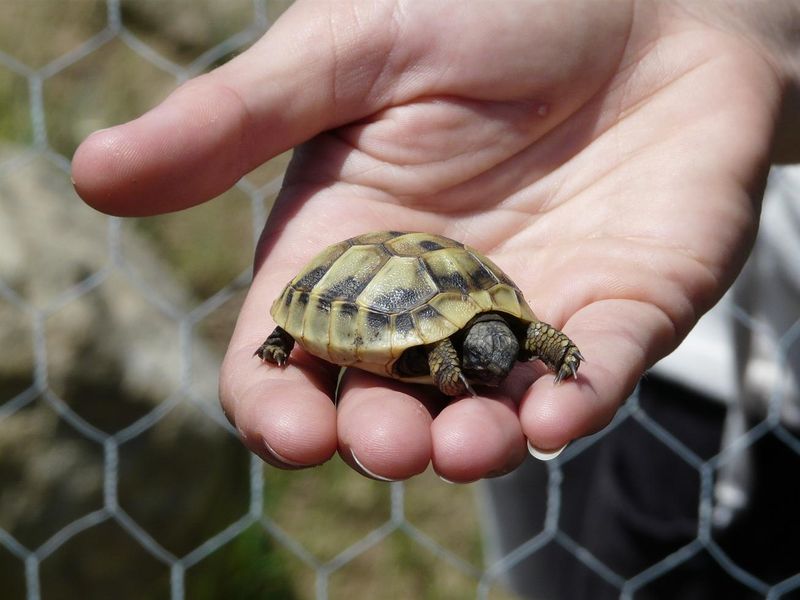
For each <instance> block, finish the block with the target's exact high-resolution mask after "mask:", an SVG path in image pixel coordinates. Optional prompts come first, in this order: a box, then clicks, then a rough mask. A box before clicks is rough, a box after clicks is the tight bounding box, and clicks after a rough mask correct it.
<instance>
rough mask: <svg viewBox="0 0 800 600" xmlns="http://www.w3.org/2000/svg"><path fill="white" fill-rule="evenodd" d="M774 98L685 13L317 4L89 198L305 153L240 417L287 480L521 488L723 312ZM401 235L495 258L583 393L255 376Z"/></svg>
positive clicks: (184, 95)
mask: <svg viewBox="0 0 800 600" xmlns="http://www.w3.org/2000/svg"><path fill="white" fill-rule="evenodd" d="M779 94H780V89H779V82H778V81H777V78H776V77H775V75H774V72H773V71H772V69H771V68H770V67H769V65H768V64H767V63H766V61H765V60H764V59H762V58H761V57H760V55H759V54H758V53H756V52H755V51H754V50H753V49H752V47H751V46H749V45H747V44H745V43H743V42H741V41H739V40H738V39H737V38H735V37H734V36H732V35H729V34H726V33H723V32H721V31H717V30H715V29H712V28H710V27H708V26H705V25H703V24H702V23H701V22H699V21H696V20H694V19H692V18H690V17H689V16H688V15H685V14H683V13H682V12H680V11H679V10H677V9H673V8H672V7H670V6H669V5H668V4H666V3H652V4H648V3H630V4H629V3H624V2H618V3H585V4H584V3H563V2H553V3H529V2H524V3H523V2H519V3H516V2H508V3H489V2H476V3H471V4H469V5H464V4H463V3H460V2H452V3H451V2H444V1H442V2H436V3H422V2H409V3H404V2H400V1H397V2H385V3H369V4H366V3H361V2H353V3H352V4H351V3H344V2H340V3H320V2H317V3H314V2H307V3H303V2H299V3H297V4H296V5H295V6H294V7H293V8H292V9H291V10H290V11H289V12H288V13H287V14H286V15H285V17H284V18H282V19H281V20H280V21H279V22H278V23H277V24H276V25H275V26H274V27H273V28H272V29H271V30H270V32H269V33H268V34H267V35H266V36H265V37H264V38H263V39H262V40H261V41H260V42H259V43H258V44H256V45H255V46H254V47H253V48H252V49H250V50H249V51H248V52H247V53H245V54H243V55H241V56H240V57H238V58H237V59H235V60H234V61H232V62H231V63H228V64H227V65H225V66H224V67H222V68H220V69H218V70H217V71H215V72H213V73H211V74H209V75H206V76H203V77H201V78H199V79H197V80H195V81H193V82H190V83H189V84H187V85H186V86H184V87H182V88H181V89H179V90H178V91H177V92H176V93H175V94H173V96H171V97H170V98H169V99H168V100H167V101H166V102H165V103H164V104H162V105H161V106H160V107H158V108H156V109H155V110H154V111H152V112H151V113H148V114H147V115H145V116H144V117H142V118H140V119H138V120H137V121H134V122H132V123H129V124H126V125H123V126H120V127H118V128H115V129H112V130H108V131H105V132H101V133H98V134H96V135H94V136H92V137H91V138H89V139H88V140H87V141H86V142H85V143H84V145H83V146H82V147H81V148H80V149H79V151H78V153H77V154H76V157H75V162H74V177H75V181H76V186H77V188H78V191H79V192H80V193H81V195H82V196H83V197H84V198H85V199H86V200H87V201H88V202H90V203H91V204H93V205H95V206H97V207H98V208H100V209H102V210H104V211H107V212H113V213H116V214H124V215H132V214H150V213H156V212H165V211H168V210H176V209H178V208H182V207H185V206H188V205H191V204H196V203H197V202H200V201H203V200H205V199H207V198H209V197H212V196H214V195H216V194H218V193H219V192H221V191H222V190H224V189H225V188H227V187H228V186H230V185H231V184H232V183H233V182H234V181H235V180H236V179H237V178H238V177H240V176H241V175H243V174H244V173H246V172H247V171H248V170H249V169H251V168H252V167H254V166H256V165H257V164H259V163H260V162H262V161H264V160H266V159H268V158H269V157H271V156H273V155H275V154H277V153H279V152H281V151H283V150H285V149H286V148H288V147H291V146H294V145H298V144H299V147H298V149H297V151H296V153H295V156H294V159H293V161H292V164H291V166H290V168H289V172H288V173H287V177H286V181H285V186H284V189H283V191H282V192H281V195H280V197H279V199H278V202H277V203H276V206H275V209H274V210H273V212H272V214H271V215H270V219H269V222H268V224H267V226H266V228H265V231H264V234H263V236H262V240H261V243H260V245H259V250H258V252H257V257H256V266H255V278H254V281H253V285H252V288H251V291H250V293H249V295H248V298H247V300H246V302H245V305H244V307H243V309H242V313H241V315H240V319H239V322H238V324H237V327H236V331H235V333H234V336H233V339H232V341H231V345H230V348H229V351H228V354H227V356H226V360H225V363H224V365H223V369H222V374H221V397H222V402H223V406H224V407H225V410H226V413H227V414H228V416H229V418H231V420H232V421H233V422H234V423H235V424H236V426H237V428H238V429H239V431H240V432H241V434H242V437H243V439H244V441H245V443H246V444H247V445H248V447H249V448H251V449H252V450H253V451H254V452H257V453H258V454H259V455H261V456H262V457H264V458H265V460H267V461H268V462H271V463H273V464H276V465H278V466H284V467H300V466H307V465H314V464H318V463H320V462H323V461H325V460H327V459H328V458H329V457H330V456H331V455H332V454H333V453H334V452H335V451H336V450H337V448H338V449H339V451H340V453H341V454H342V456H343V458H344V459H345V460H346V461H348V462H349V463H350V464H351V465H353V466H354V467H355V468H357V469H359V470H361V471H362V472H365V473H366V474H369V475H372V476H376V477H381V478H388V479H397V478H404V477H408V476H410V475H413V474H415V473H418V472H420V471H422V470H424V469H425V467H426V466H427V465H428V464H429V462H431V461H433V465H434V468H435V469H436V470H437V472H438V473H439V474H440V475H442V476H443V477H445V478H447V479H450V480H454V481H471V480H474V479H477V478H480V477H485V476H491V475H495V474H499V473H504V472H507V471H509V470H511V469H513V468H514V467H516V466H517V465H518V464H519V463H520V462H521V461H522V459H523V457H524V456H525V453H526V441H529V442H530V444H532V445H533V446H536V447H538V448H542V449H556V448H559V447H561V446H563V445H564V444H566V443H567V442H568V441H570V440H572V439H575V438H576V437H579V436H582V435H585V434H587V433H590V432H592V431H595V430H597V429H599V428H601V427H602V426H604V425H605V424H606V423H607V422H608V421H609V420H610V419H611V417H612V416H613V414H614V412H615V410H616V409H617V408H618V407H619V405H620V403H621V402H622V401H623V400H624V398H625V397H626V396H627V394H628V393H630V391H631V390H632V389H633V387H634V386H635V384H636V382H637V380H638V378H639V377H640V376H641V374H642V372H643V371H644V370H645V369H646V368H647V367H648V366H649V365H651V364H652V363H653V362H654V361H656V360H657V359H658V358H660V357H661V356H663V355H665V354H666V353H668V352H669V351H671V350H672V349H673V348H674V347H675V346H676V345H677V344H678V343H679V342H680V340H681V339H682V338H683V336H684V335H686V333H687V332H688V331H689V329H690V328H691V327H692V325H693V324H694V323H695V322H696V320H697V319H698V318H699V316H700V315H701V314H702V313H703V312H704V311H705V310H707V309H708V308H709V307H710V306H711V305H712V304H713V303H714V302H716V301H717V300H718V299H719V297H720V296H721V295H722V294H723V293H724V291H725V289H726V288H727V286H728V285H729V284H730V283H731V281H732V279H733V277H734V276H735V274H736V273H737V272H738V269H739V268H740V266H741V264H742V261H743V260H744V258H745V256H746V253H747V250H748V249H749V245H750V243H751V241H752V237H753V235H754V234H755V229H756V224H757V219H758V210H759V208H758V198H759V196H760V191H761V185H762V179H763V175H764V170H765V167H766V158H767V157H768V155H769V144H770V138H771V134H772V127H773V122H774V120H775V118H776V110H777V105H778V98H779ZM170 133H171V134H172V135H170ZM385 229H393V230H409V231H428V232H434V233H441V234H444V235H446V236H449V237H452V238H455V239H458V240H460V241H463V242H465V243H467V244H469V245H471V246H473V247H475V248H478V249H479V250H481V251H483V252H484V253H486V254H487V255H488V256H489V257H490V258H492V260H494V261H495V262H496V263H497V264H498V265H500V266H501V267H502V268H503V270H504V271H505V272H506V273H508V274H509V275H510V276H511V278H512V279H514V280H515V282H516V283H517V285H518V286H519V287H520V288H521V289H522V290H523V292H524V293H525V295H526V297H527V299H528V301H529V302H530V304H531V306H532V308H533V309H534V311H535V312H536V314H537V315H538V316H539V318H540V319H542V320H545V321H547V322H550V323H552V324H553V325H555V326H557V327H559V328H561V329H563V330H564V331H565V333H567V334H568V335H569V336H570V337H571V338H572V339H573V340H574V341H575V343H576V344H577V345H578V347H579V348H580V349H581V352H582V353H583V355H584V356H585V357H586V359H587V360H586V363H585V364H584V365H582V367H581V371H580V377H579V378H578V380H577V381H572V380H570V381H568V382H565V383H562V384H561V385H558V386H554V385H553V384H552V378H551V377H542V378H537V377H538V375H540V374H541V370H537V368H536V367H535V366H534V365H531V364H521V365H518V366H517V367H516V368H515V370H514V371H513V372H512V374H511V376H510V377H509V378H508V379H507V380H506V382H505V384H504V385H503V386H501V387H500V388H498V389H496V390H491V391H490V390H486V389H479V390H478V391H479V393H481V394H484V393H485V394H486V396H480V397H476V398H464V399H460V400H458V401H456V402H453V403H452V404H450V405H447V406H445V407H444V408H442V406H443V404H442V402H441V401H442V399H441V397H439V396H438V395H437V392H436V391H435V389H433V388H428V387H424V386H416V385H411V384H403V383H400V382H396V381H391V380H386V379H381V378H379V377H376V376H373V375H370V374H367V373H363V372H360V371H356V370H352V369H351V370H348V371H347V372H346V373H345V375H344V377H343V379H342V382H341V387H340V390H339V400H338V406H334V404H333V403H332V401H331V399H332V396H333V394H334V390H335V389H336V385H337V377H338V368H336V367H333V366H332V365H327V364H325V363H323V362H321V361H319V360H317V359H315V358H313V357H310V356H308V355H306V354H304V353H303V352H302V350H300V349H296V350H295V352H294V353H293V355H292V360H291V361H290V364H289V365H288V366H286V367H285V368H283V369H281V368H277V367H273V366H268V365H264V364H262V363H261V362H260V361H259V360H258V359H256V358H253V352H254V350H255V349H256V348H257V347H258V346H259V344H260V343H261V342H262V341H263V339H264V337H265V336H266V334H267V333H268V332H269V331H271V329H272V327H273V323H272V322H271V320H270V318H269V316H268V308H269V306H270V304H271V302H272V300H273V299H274V298H275V297H276V296H277V295H278V294H279V293H280V291H281V289H282V287H283V286H284V285H285V283H286V282H287V281H288V280H289V279H291V277H292V276H293V275H294V274H295V273H296V272H297V271H298V270H299V268H300V266H301V265H303V264H304V263H305V262H307V261H308V260H309V259H310V258H311V257H312V256H313V255H314V254H316V253H317V252H318V251H319V250H321V249H322V248H323V247H324V246H326V245H328V244H330V243H333V242H336V241H339V240H341V239H344V238H347V237H350V236H354V235H357V234H360V233H364V232H367V231H373V230H385ZM697 368H699V369H702V365H698V366H697Z"/></svg>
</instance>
